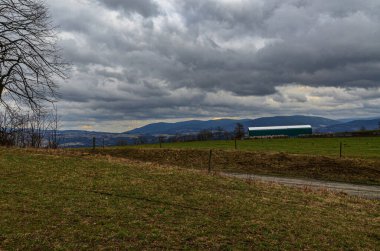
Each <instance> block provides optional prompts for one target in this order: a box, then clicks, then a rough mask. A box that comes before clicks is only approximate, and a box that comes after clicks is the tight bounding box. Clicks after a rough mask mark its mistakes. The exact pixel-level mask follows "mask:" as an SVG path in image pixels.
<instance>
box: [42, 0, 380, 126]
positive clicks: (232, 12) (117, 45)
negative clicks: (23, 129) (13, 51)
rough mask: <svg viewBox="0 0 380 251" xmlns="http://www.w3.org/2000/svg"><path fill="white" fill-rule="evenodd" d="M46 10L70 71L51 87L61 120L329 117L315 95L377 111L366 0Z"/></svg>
mask: <svg viewBox="0 0 380 251" xmlns="http://www.w3.org/2000/svg"><path fill="white" fill-rule="evenodd" d="M48 3H49V4H50V6H51V10H52V16H53V17H54V19H55V22H56V23H57V24H59V25H60V26H61V34H60V36H61V46H62V48H63V51H64V52H65V55H66V57H67V58H68V59H69V60H70V61H72V62H73V64H74V66H75V67H74V71H73V72H72V78H71V79H70V80H69V81H68V82H66V83H63V84H62V89H61V93H62V99H63V100H62V106H63V107H65V108H64V109H65V113H66V114H69V113H68V112H67V111H70V114H71V115H67V116H70V120H73V119H75V118H76V119H81V118H84V117H85V118H89V117H91V116H92V117H93V118H96V119H97V120H98V121H105V120H108V121H112V120H116V119H117V118H118V119H126V120H128V119H131V120H135V119H148V120H149V119H160V118H190V117H191V118H194V117H225V116H243V117H245V116H249V117H251V116H252V110H253V109H254V110H255V114H254V116H260V115H270V114H281V113H288V114H295V113H303V114H317V115H324V114H325V115H331V116H334V117H335V116H336V115H335V114H334V111H333V110H331V109H330V108H329V107H328V106H327V105H326V106H325V105H323V104H320V103H318V102H316V100H317V99H319V100H324V101H325V102H326V104H329V105H331V106H333V107H335V109H336V110H337V112H336V113H337V114H340V115H341V116H343V114H351V115H352V112H353V110H354V111H356V114H357V116H364V115H370V116H373V115H374V114H375V113H377V112H376V111H375V110H374V109H373V107H375V106H376V104H380V101H379V98H380V94H379V92H378V88H379V87H380V43H378V41H380V3H379V2H378V1H376V0H373V1H371V0H364V1H360V2H359V1H354V0H347V1H344V2H338V1H328V0H320V1H312V0H285V1H284V0H266V1H264V0H255V1H248V0H241V1H232V0H218V1H217V0H186V1H185V0H183V1H174V0H173V1H172V0H170V1H169V0H167V1H164V0H162V1H151V0H149V1H148V0H146V1H141V0H138V1H137V0H136V1H119V0H112V1H108V0H107V1H105V0H104V1H103V0H93V1H92V2H91V1H83V2H82V1H74V0H67V1H59V0H49V1H48ZM99 3H101V4H99ZM114 10H117V11H118V14H117V15H115V12H114ZM133 13H138V14H139V15H131V14H133ZM289 86H303V88H306V89H307V90H308V91H305V92H302V91H300V90H302V88H301V89H292V88H291V87H289ZM308 88H311V89H308ZM331 88H333V89H331ZM294 90H297V91H298V93H294ZM325 90H330V91H331V90H334V91H335V94H334V95H330V93H328V92H325ZM352 90H355V91H356V92H357V94H355V92H353V91H352ZM366 90H372V91H370V92H367V91H366ZM364 93H365V94H364ZM369 93H371V95H369ZM313 95H315V96H313ZM347 97H348V98H347ZM350 105H351V106H350ZM69 106H72V107H75V108H76V109H79V110H76V111H74V110H73V109H71V108H68V107H69ZM352 106H354V108H353V107H352ZM80 107H82V108H83V109H81V108H80ZM99 112H100V113H101V115H97V114H98V113H99ZM74 114H75V116H74ZM333 114H334V115H333ZM351 115H350V116H351Z"/></svg>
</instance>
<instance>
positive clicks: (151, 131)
mask: <svg viewBox="0 0 380 251" xmlns="http://www.w3.org/2000/svg"><path fill="white" fill-rule="evenodd" d="M236 123H241V124H242V125H243V126H244V127H245V128H246V129H247V128H248V127H253V126H281V125H311V126H312V127H313V128H315V129H319V128H328V127H330V126H333V125H336V124H340V123H342V122H341V121H338V120H332V119H327V118H323V117H314V116H300V115H297V116H276V117H263V118H258V119H240V120H235V119H218V120H208V121H201V120H190V121H184V122H177V123H154V124H149V125H146V126H143V127H141V128H137V129H134V130H131V131H128V132H126V133H128V134H142V135H147V134H148V135H175V134H191V133H197V132H199V131H200V130H205V129H216V128H223V129H224V130H225V131H228V132H232V131H233V130H234V128H235V125H236Z"/></svg>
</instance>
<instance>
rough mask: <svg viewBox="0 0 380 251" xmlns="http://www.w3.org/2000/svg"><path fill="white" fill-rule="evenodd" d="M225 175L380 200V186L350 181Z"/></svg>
mask: <svg viewBox="0 0 380 251" xmlns="http://www.w3.org/2000/svg"><path fill="white" fill-rule="evenodd" d="M220 175H222V176H225V177H233V178H239V179H246V180H258V181H264V182H274V183H278V184H282V185H286V186H292V187H308V188H312V189H316V190H317V189H326V190H330V191H335V192H344V193H346V194H349V195H354V196H360V197H364V198H369V199H376V200H380V186H366V185H356V184H350V183H341V182H330V181H321V180H309V179H295V178H283V177H274V176H264V175H255V174H238V173H224V172H222V173H220Z"/></svg>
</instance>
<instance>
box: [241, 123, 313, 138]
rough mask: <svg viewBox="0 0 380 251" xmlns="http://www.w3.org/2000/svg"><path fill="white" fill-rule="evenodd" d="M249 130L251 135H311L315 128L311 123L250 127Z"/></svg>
mask: <svg viewBox="0 0 380 251" xmlns="http://www.w3.org/2000/svg"><path fill="white" fill-rule="evenodd" d="M248 130H249V137H271V136H288V137H298V136H300V135H310V134H312V133H313V129H312V127H311V126H310V125H294V126H266V127H249V128H248Z"/></svg>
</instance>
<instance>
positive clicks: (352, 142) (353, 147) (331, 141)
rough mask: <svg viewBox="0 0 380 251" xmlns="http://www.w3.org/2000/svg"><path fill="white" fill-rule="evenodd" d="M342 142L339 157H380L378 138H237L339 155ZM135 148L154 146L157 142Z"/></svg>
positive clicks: (262, 147)
mask: <svg viewBox="0 0 380 251" xmlns="http://www.w3.org/2000/svg"><path fill="white" fill-rule="evenodd" d="M340 142H342V143H343V156H345V157H352V158H367V159H380V137H353V138H289V139H255V140H242V141H238V142H237V145H238V149H239V150H245V151H265V152H285V153H294V154H310V155H324V156H336V157H339V148H340V147H339V145H340ZM162 146H163V147H164V148H188V149H189V148H193V149H198V148H199V149H211V148H212V149H234V148H235V143H234V141H233V140H229V141H224V140H222V141H194V142H179V143H165V144H162ZM137 147H147V148H158V147H159V145H158V144H155V145H143V146H137Z"/></svg>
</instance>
